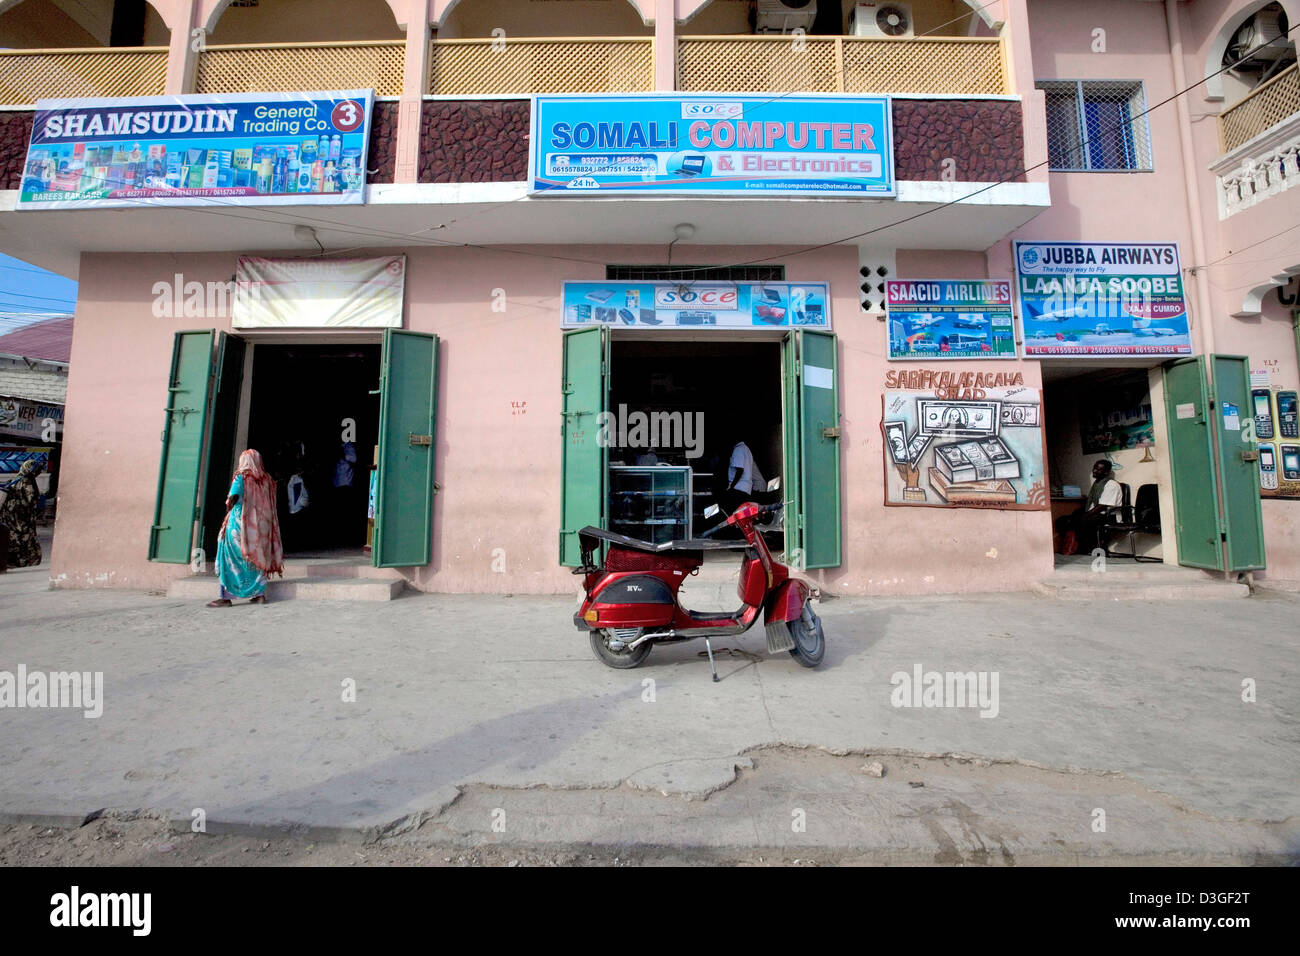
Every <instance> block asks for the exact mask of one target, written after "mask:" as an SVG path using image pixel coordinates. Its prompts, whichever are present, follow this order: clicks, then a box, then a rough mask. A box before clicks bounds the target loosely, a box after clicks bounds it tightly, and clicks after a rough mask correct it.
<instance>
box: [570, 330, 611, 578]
mask: <svg viewBox="0 0 1300 956" xmlns="http://www.w3.org/2000/svg"><path fill="white" fill-rule="evenodd" d="M560 391H561V397H562V404H561V409H560V411H561V414H562V415H563V424H562V425H561V427H560V434H561V437H562V440H563V444H562V446H561V466H560V467H561V471H562V474H563V483H562V486H561V492H560V564H562V565H564V566H566V567H570V568H576V567H577V566H578V565H579V563H580V562H581V560H582V555H581V552H580V551H579V548H578V532H579V531H581V530H582V529H583V528H585V527H586V526H587V525H596V526H597V527H601V528H603V527H604V526H605V521H606V517H607V513H608V511H609V502H608V498H609V494H608V490H607V476H608V474H609V448H608V447H607V446H606V444H605V443H603V442H602V441H601V440H600V415H601V413H603V412H605V411H607V410H608V408H609V330H608V329H606V328H605V327H604V326H593V327H592V328H589V329H578V330H577V331H574V332H565V333H564V371H563V378H562V382H561V389H560Z"/></svg>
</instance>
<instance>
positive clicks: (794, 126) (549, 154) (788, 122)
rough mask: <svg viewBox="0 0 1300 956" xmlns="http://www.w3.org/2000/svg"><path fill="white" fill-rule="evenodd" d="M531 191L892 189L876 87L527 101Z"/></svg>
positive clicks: (886, 122)
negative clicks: (852, 91)
mask: <svg viewBox="0 0 1300 956" xmlns="http://www.w3.org/2000/svg"><path fill="white" fill-rule="evenodd" d="M528 178H529V189H530V192H531V193H532V194H534V195H541V196H550V195H564V196H571V195H591V194H592V193H601V194H609V193H619V194H623V195H638V196H645V195H664V194H681V193H690V194H703V195H723V196H741V195H765V196H772V195H776V196H812V195H816V196H855V197H868V198H870V197H882V196H893V195H894V193H895V187H894V146H893V129H892V125H891V117H890V105H889V98H888V97H883V96H837V95H824V96H816V95H804V96H761V95H752V94H751V95H746V96H727V95H721V94H704V95H690V96H686V95H645V96H631V97H628V96H582V95H555V96H536V97H534V98H533V115H532V149H531V152H530V159H529V177H528Z"/></svg>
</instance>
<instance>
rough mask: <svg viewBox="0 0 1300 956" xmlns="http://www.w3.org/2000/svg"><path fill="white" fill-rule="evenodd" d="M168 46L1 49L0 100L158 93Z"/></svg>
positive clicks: (30, 102) (26, 102) (18, 102)
mask: <svg viewBox="0 0 1300 956" xmlns="http://www.w3.org/2000/svg"><path fill="white" fill-rule="evenodd" d="M166 75H167V48H166V47H132V48H130V49H122V48H121V47H106V48H103V49H85V50H0V104H4V105H6V106H34V105H35V104H36V101H37V100H40V99H51V98H55V97H90V96H159V95H161V94H162V91H163V84H164V81H165V79H166Z"/></svg>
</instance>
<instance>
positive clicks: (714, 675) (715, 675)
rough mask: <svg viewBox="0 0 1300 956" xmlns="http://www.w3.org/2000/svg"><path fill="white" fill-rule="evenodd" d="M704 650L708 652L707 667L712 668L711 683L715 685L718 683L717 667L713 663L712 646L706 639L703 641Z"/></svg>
mask: <svg viewBox="0 0 1300 956" xmlns="http://www.w3.org/2000/svg"><path fill="white" fill-rule="evenodd" d="M704 649H705V650H706V651H708V652H709V666H710V667H711V668H713V683H715V684H716V683H717V682H718V665H717V664H715V663H713V645H712V644H710V643H709V639H708V638H707V637H706V638H705V639H704Z"/></svg>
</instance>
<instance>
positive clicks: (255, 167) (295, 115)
mask: <svg viewBox="0 0 1300 956" xmlns="http://www.w3.org/2000/svg"><path fill="white" fill-rule="evenodd" d="M373 98H374V97H373V92H372V91H371V90H336V91H325V92H313V93H228V94H218V95H193V96H146V97H132V98H99V99H65V100H41V101H40V102H39V103H37V105H36V115H35V117H34V120H33V123H32V138H31V144H30V146H29V147H28V150H27V163H26V166H25V168H24V171H23V181H22V190H21V192H20V194H19V201H18V208H19V209H76V208H86V207H101V206H135V205H142V204H143V205H203V204H211V203H213V202H219V203H220V204H222V205H256V206H272V205H323V204H338V203H360V202H364V201H365V179H366V153H367V144H368V142H369V138H370V112H371V104H372V101H373Z"/></svg>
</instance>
